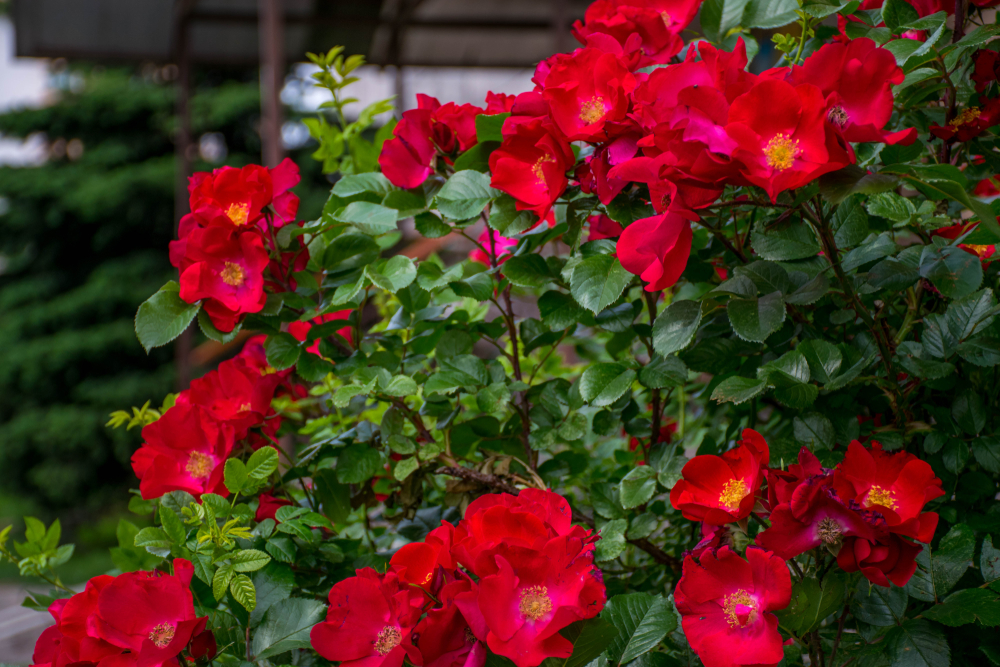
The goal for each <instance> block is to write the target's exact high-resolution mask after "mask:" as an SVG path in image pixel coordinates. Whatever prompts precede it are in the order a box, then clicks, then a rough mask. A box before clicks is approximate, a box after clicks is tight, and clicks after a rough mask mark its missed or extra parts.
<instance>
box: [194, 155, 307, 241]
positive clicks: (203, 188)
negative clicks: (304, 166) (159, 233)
mask: <svg viewBox="0 0 1000 667" xmlns="http://www.w3.org/2000/svg"><path fill="white" fill-rule="evenodd" d="M299 180H300V177H299V168H298V166H297V165H296V164H295V163H294V162H292V161H291V160H290V159H288V158H285V159H284V160H282V162H281V164H279V165H278V166H277V167H274V168H273V169H268V168H267V167H262V166H260V165H256V164H249V165H247V166H245V167H243V168H242V169H237V168H235V167H220V168H218V169H216V170H215V171H213V172H211V173H209V172H199V173H197V174H194V175H193V176H192V177H191V178H190V179H189V184H188V193H189V194H190V203H191V216H193V218H189V220H188V221H187V222H186V223H184V224H182V227H183V228H186V229H189V228H190V225H191V224H192V223H193V224H197V225H199V226H209V225H220V226H222V227H229V228H232V227H236V228H243V227H249V226H250V225H253V224H256V223H257V222H258V221H259V220H260V218H261V215H262V213H263V209H264V207H266V206H268V205H269V204H270V205H271V206H272V207H273V209H274V211H275V214H276V215H275V218H274V220H273V225H274V226H275V227H281V226H282V225H284V224H285V223H288V222H292V221H293V220H295V215H296V214H297V213H298V209H299V198H298V197H296V196H295V195H294V194H292V193H291V192H290V190H291V189H292V188H293V187H295V186H296V185H298V183H299ZM181 235H182V236H184V235H185V234H181Z"/></svg>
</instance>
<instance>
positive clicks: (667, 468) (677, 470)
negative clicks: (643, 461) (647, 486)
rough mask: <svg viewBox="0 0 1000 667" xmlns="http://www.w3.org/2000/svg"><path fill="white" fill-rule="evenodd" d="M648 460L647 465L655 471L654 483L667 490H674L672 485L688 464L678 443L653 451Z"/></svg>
mask: <svg viewBox="0 0 1000 667" xmlns="http://www.w3.org/2000/svg"><path fill="white" fill-rule="evenodd" d="M649 459H650V460H649V465H650V466H652V467H653V468H654V469H655V470H656V481H658V482H659V483H660V486H662V487H663V488H665V489H667V490H670V489H672V488H674V484H676V483H677V481H678V480H679V479H680V478H681V471H682V470H683V469H684V465H685V464H686V463H687V462H688V459H687V458H686V457H685V456H684V448H683V447H682V446H681V444H680V443H674V444H672V445H669V446H668V445H664V446H663V447H658V448H657V449H654V450H653V452H652V453H650V456H649Z"/></svg>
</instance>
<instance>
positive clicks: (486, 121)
mask: <svg viewBox="0 0 1000 667" xmlns="http://www.w3.org/2000/svg"><path fill="white" fill-rule="evenodd" d="M508 118H510V112H507V113H497V114H479V115H478V116H476V140H477V141H480V142H482V141H503V134H502V133H501V130H502V129H503V124H504V121H506V120H507V119H508Z"/></svg>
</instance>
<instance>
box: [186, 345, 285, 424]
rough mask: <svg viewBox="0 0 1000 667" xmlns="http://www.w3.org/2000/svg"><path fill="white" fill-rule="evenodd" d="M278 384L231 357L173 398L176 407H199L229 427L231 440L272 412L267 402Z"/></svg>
mask: <svg viewBox="0 0 1000 667" xmlns="http://www.w3.org/2000/svg"><path fill="white" fill-rule="evenodd" d="M279 382H281V377H280V376H278V375H276V374H270V375H261V374H260V372H259V371H258V370H257V369H256V368H254V367H253V366H252V365H250V363H248V362H247V361H246V360H245V359H243V358H242V357H235V358H233V359H229V360H227V361H223V362H222V363H221V364H219V367H218V369H216V370H214V371H209V372H208V373H206V374H205V375H204V376H202V377H200V378H198V379H197V380H193V381H192V382H191V386H190V387H189V388H188V389H187V390H185V391H182V392H181V393H180V394H179V395H178V396H177V402H176V405H184V404H190V405H200V406H202V407H203V408H205V409H206V410H208V412H209V414H211V415H212V417H214V418H215V419H217V420H218V421H220V422H223V423H226V424H228V425H229V426H231V427H232V428H233V431H234V432H235V438H236V439H237V440H242V439H243V438H245V437H246V436H247V432H248V431H249V430H250V428H251V427H253V426H258V425H260V424H262V423H264V419H265V417H266V416H267V415H268V414H269V413H271V412H273V411H272V410H271V399H273V398H274V392H275V389H277V386H278V383H279Z"/></svg>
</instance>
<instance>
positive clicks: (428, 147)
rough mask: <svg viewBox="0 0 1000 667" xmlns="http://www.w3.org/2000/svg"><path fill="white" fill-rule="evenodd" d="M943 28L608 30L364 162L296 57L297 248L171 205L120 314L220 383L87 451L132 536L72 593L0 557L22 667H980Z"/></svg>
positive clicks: (727, 5)
mask: <svg viewBox="0 0 1000 667" xmlns="http://www.w3.org/2000/svg"><path fill="white" fill-rule="evenodd" d="M985 4H988V3H984V5H985ZM930 5H933V3H916V2H914V3H912V4H910V3H908V2H906V1H904V0H886V1H885V2H884V3H875V2H866V3H864V4H863V5H860V6H859V4H858V3H857V2H845V3H840V2H837V1H833V2H827V1H826V0H824V1H823V2H808V3H806V4H804V5H802V6H799V5H797V4H796V3H794V2H784V0H782V1H781V2H778V3H774V2H762V1H758V0H751V1H750V2H731V1H730V0H711V1H709V2H705V3H703V4H702V5H701V6H700V7H699V6H698V3H692V2H684V1H681V0H599V1H598V2H595V3H594V4H593V5H592V6H591V7H590V8H589V9H588V11H587V13H586V17H585V19H584V20H583V21H581V22H578V23H576V24H575V25H574V28H573V32H574V34H575V35H576V36H577V38H578V39H579V40H580V42H581V44H582V46H581V48H579V49H576V50H575V51H573V52H571V53H566V54H557V55H555V56H553V57H552V58H550V59H548V60H547V61H545V62H543V63H540V64H539V66H538V68H537V70H536V72H535V76H534V82H535V84H536V86H535V89H534V90H532V91H530V92H526V93H523V94H521V95H518V96H516V97H515V96H508V95H504V94H499V93H497V94H494V93H490V95H489V96H488V97H487V99H486V100H484V103H483V106H482V107H479V106H475V105H471V104H463V105H456V104H454V103H451V102H447V103H444V104H442V103H441V102H440V101H438V100H435V99H433V98H430V97H427V96H423V95H421V96H419V98H418V105H417V108H416V109H412V110H409V111H405V112H403V113H402V114H401V119H400V120H399V122H398V123H390V124H388V125H386V126H384V127H383V128H381V129H379V130H378V131H377V132H376V134H375V135H374V141H369V139H368V138H366V137H371V136H372V135H371V134H367V135H363V134H362V132H363V130H365V129H366V128H367V127H368V126H369V125H370V124H371V123H372V119H373V118H374V116H375V115H376V114H378V113H381V112H383V111H385V110H387V109H388V108H389V107H388V105H387V104H386V103H376V104H375V105H373V106H371V107H369V108H367V109H365V110H364V111H363V112H362V113H361V115H360V117H359V118H358V120H356V121H355V122H353V123H350V124H346V123H345V121H344V120H343V118H344V116H343V107H344V105H345V104H347V102H348V100H347V99H346V98H345V97H344V96H343V89H344V88H345V87H346V86H347V85H348V84H349V83H350V82H351V80H352V77H351V72H352V71H353V70H354V69H356V67H357V66H358V65H359V64H360V63H361V59H360V58H358V57H351V58H346V59H345V58H344V57H343V55H342V54H341V52H340V50H339V49H334V50H333V51H331V52H330V53H328V54H325V55H318V56H310V57H311V58H312V60H313V62H314V63H315V64H316V65H317V66H318V69H319V71H318V72H317V74H316V75H315V78H316V79H317V81H318V84H319V85H321V86H323V87H325V88H327V89H328V90H329V91H330V92H331V94H332V98H333V99H332V101H331V102H330V103H329V104H328V106H330V107H332V108H333V110H334V116H335V117H336V119H337V120H336V121H334V122H331V121H330V120H329V119H328V118H327V117H325V116H324V117H321V118H318V119H316V120H315V121H313V122H311V124H310V129H311V131H312V132H313V134H314V136H315V137H316V139H317V140H318V142H319V149H318V150H317V152H316V157H317V159H321V160H323V163H324V167H325V169H326V171H328V172H331V173H333V172H339V173H338V175H337V178H336V181H335V185H334V186H333V189H332V193H331V195H330V198H329V201H328V202H327V204H326V206H325V208H324V209H323V213H322V216H321V217H320V218H318V219H316V220H312V221H297V220H296V213H297V210H298V200H297V199H296V197H295V195H294V194H293V192H292V188H293V187H294V185H295V183H296V182H297V180H298V176H297V168H296V167H295V165H293V164H291V163H290V162H287V161H286V162H283V163H282V164H281V165H279V166H277V167H275V168H273V169H265V168H263V167H258V166H248V167H244V168H242V169H235V168H230V167H224V168H222V169H219V170H217V171H216V172H213V173H212V174H197V175H195V176H194V177H193V178H192V179H191V185H190V193H191V213H190V215H188V216H185V219H184V220H183V221H182V224H181V225H180V238H179V239H178V240H177V241H175V242H174V243H173V244H171V247H170V255H171V259H172V260H173V263H174V264H175V265H176V266H177V268H178V271H179V274H178V278H179V280H178V282H174V283H168V284H167V285H165V286H164V287H163V289H162V290H161V291H160V292H158V293H157V294H155V295H153V296H152V297H151V298H150V299H149V301H147V302H146V303H145V304H143V306H142V307H141V308H140V310H139V312H138V314H137V317H136V332H137V334H138V336H139V340H140V341H141V342H142V344H143V345H144V346H145V347H146V348H147V349H148V348H151V347H154V346H158V345H164V344H166V343H169V342H170V341H171V340H173V339H174V338H175V337H176V336H178V335H179V334H180V333H181V332H182V331H184V330H185V329H186V328H187V327H188V326H191V325H192V322H193V321H194V320H195V319H196V318H197V320H198V325H199V328H200V330H201V332H202V333H203V334H204V335H205V336H206V337H207V338H209V339H212V340H215V341H218V342H220V343H224V344H228V345H230V346H235V348H234V349H235V350H238V351H237V352H236V354H235V356H234V357H233V358H231V359H228V360H226V361H223V362H222V363H221V364H220V365H219V366H218V368H217V369H215V370H212V371H209V372H208V373H207V374H206V375H205V376H203V377H201V378H199V379H198V380H195V381H194V382H192V383H191V386H190V388H188V389H186V390H185V391H182V392H180V393H179V394H177V395H173V396H169V397H167V399H166V400H165V401H164V403H163V405H162V407H161V408H160V409H157V410H152V409H149V406H148V404H147V405H146V406H144V407H143V408H141V409H139V408H136V409H135V410H134V411H133V413H131V414H129V413H127V412H124V411H123V412H121V413H116V414H115V415H113V418H112V422H111V423H112V425H118V426H121V425H128V427H130V428H131V427H134V426H135V427H140V426H141V427H142V437H143V444H142V446H141V447H140V448H139V449H138V450H137V451H136V452H135V453H134V455H133V457H132V464H133V468H134V470H135V472H136V476H137V478H138V480H139V482H138V489H137V490H136V492H135V494H136V495H135V496H134V497H133V498H132V500H131V502H130V508H131V509H132V510H133V511H134V512H135V513H136V514H138V515H142V516H143V517H144V519H145V520H146V522H147V523H148V522H150V521H151V522H152V525H149V526H148V527H144V528H142V529H141V530H140V529H139V528H138V527H136V526H135V525H133V524H132V523H130V522H127V521H123V522H122V524H121V525H120V527H119V539H120V546H119V547H118V548H117V549H115V551H114V553H113V558H114V562H115V565H116V568H117V571H116V572H113V573H110V574H108V575H104V576H101V577H97V578H95V579H93V580H91V581H90V582H89V583H88V584H87V586H86V588H85V589H84V590H83V591H82V592H76V591H72V590H68V589H66V588H65V587H64V586H63V585H62V583H61V581H60V580H59V578H58V575H57V573H56V571H55V568H57V567H58V566H59V565H61V564H62V563H64V562H65V561H66V560H67V559H68V558H69V557H70V555H71V554H72V546H71V545H63V546H60V545H59V541H60V530H59V525H58V523H55V524H53V525H52V526H50V527H48V528H46V527H45V526H44V524H42V523H41V522H39V521H38V520H36V519H32V518H30V517H29V518H27V519H26V528H27V530H26V536H25V541H24V542H13V543H12V544H11V546H8V541H9V538H8V536H9V534H10V528H7V529H6V530H5V531H4V532H3V533H2V534H0V550H2V551H0V553H2V554H3V556H4V557H5V558H8V559H10V560H12V561H15V562H18V563H19V565H20V567H21V570H22V572H23V573H24V574H26V575H31V576H36V577H42V578H44V579H46V580H48V581H49V582H51V583H52V584H53V585H54V587H55V588H54V589H53V591H52V593H51V595H50V596H48V597H46V596H43V595H36V596H34V597H33V598H32V599H30V600H29V601H28V604H29V605H32V606H36V607H37V608H39V609H44V610H47V611H48V612H49V613H50V614H51V615H52V616H53V618H54V619H55V621H56V624H55V625H54V626H53V627H52V628H50V629H49V630H46V632H45V633H44V634H43V635H42V637H41V638H40V639H39V641H38V645H37V647H36V653H35V663H36V664H37V665H53V666H58V667H66V666H68V665H74V666H76V667H80V666H84V665H86V666H92V665H97V666H98V667H118V666H120V665H130V666H131V665H136V666H139V667H145V666H147V665H148V666H152V665H171V666H172V665H178V664H184V665H187V664H191V663H192V662H194V663H197V664H206V663H211V664H217V665H225V666H232V667H237V666H246V665H259V666H261V667H264V666H267V665H293V664H294V665H325V664H332V663H344V664H346V665H349V666H357V667H377V666H380V665H385V666H386V667H398V666H399V665H401V664H403V663H404V662H408V663H409V664H412V665H415V666H417V667H459V666H462V667H483V665H485V664H487V663H489V665H490V667H503V666H504V665H506V666H508V667H509V666H510V665H511V664H513V665H516V667H537V666H538V665H542V664H545V665H547V666H548V667H555V666H556V665H561V666H562V667H582V666H583V665H592V666H593V667H605V666H607V665H624V664H626V663H628V664H634V665H636V667H667V666H669V665H681V664H684V665H691V664H697V663H698V661H700V662H701V663H702V664H704V665H706V666H708V667H715V666H730V665H777V664H778V663H782V664H787V665H796V664H799V665H811V666H815V665H835V666H838V667H839V666H842V665H848V664H856V665H898V666H901V667H902V666H910V665H927V666H931V667H944V666H946V665H949V664H956V665H963V664H987V663H992V664H1000V639H998V638H997V637H998V636H997V634H996V633H995V631H984V630H983V628H993V627H995V626H997V625H1000V550H998V548H997V546H995V542H994V539H995V537H996V536H997V535H998V534H1000V502H998V493H997V492H998V488H997V483H998V478H1000V420H998V417H997V415H998V414H1000V395H998V391H1000V390H998V387H1000V384H998V382H997V366H998V365H1000V319H998V318H997V314H998V313H1000V306H998V304H997V299H996V296H995V294H994V289H995V288H996V283H997V276H998V271H997V268H996V267H997V265H996V264H995V263H994V262H993V261H992V258H993V256H994V253H995V247H994V246H995V244H996V243H1000V225H998V223H997V217H996V213H997V211H998V209H1000V205H997V204H995V203H994V204H992V205H991V204H990V203H988V202H987V201H986V200H987V199H989V198H991V197H996V192H997V182H996V180H995V179H996V178H997V177H996V176H994V174H996V173H997V172H1000V151H998V148H1000V145H998V144H997V141H998V140H997V135H996V134H995V132H996V123H997V121H1000V116H997V114H996V113H994V112H995V110H996V109H995V108H996V107H997V106H998V105H1000V90H998V86H1000V83H998V81H997V78H998V74H997V72H998V68H997V61H998V55H997V45H998V44H1000V42H998V41H994V40H993V37H994V35H996V34H997V33H998V32H1000V30H998V28H997V26H996V25H994V24H989V23H986V22H984V17H987V16H992V15H991V14H988V13H987V12H984V11H982V10H981V8H980V6H979V4H978V3H977V4H976V6H975V7H973V8H969V7H967V6H966V4H965V3H955V6H954V7H945V6H937V5H934V6H930ZM955 8H957V9H958V14H957V15H956V14H955ZM698 11H700V18H701V26H702V29H703V30H704V32H705V35H706V39H704V40H697V41H693V42H690V43H688V44H685V43H684V41H683V40H682V37H681V35H682V33H683V31H684V29H685V28H686V26H687V25H688V24H689V22H690V21H691V20H692V18H693V17H694V15H695V14H696V13H697V12H698ZM834 19H836V20H834ZM791 23H797V26H798V27H797V29H796V30H791V31H787V32H784V33H779V34H776V35H775V37H774V38H773V41H774V44H775V46H776V48H777V49H778V50H779V51H780V52H781V53H782V54H783V56H782V59H781V61H780V62H778V64H777V65H776V66H775V67H772V68H770V69H765V70H763V71H751V70H750V69H748V63H749V61H750V60H751V59H752V57H753V55H754V54H755V53H756V52H757V50H758V45H757V42H756V41H755V40H754V38H753V36H752V35H751V33H750V31H749V29H750V28H776V27H781V26H784V25H788V24H791ZM376 163H377V165H378V167H379V168H380V169H379V170H378V171H376V170H375V165H376ZM409 219H412V220H413V227H414V229H415V231H416V233H417V234H418V235H420V236H422V237H424V238H425V239H437V238H442V237H446V236H450V237H451V238H457V239H459V240H461V239H464V242H465V243H467V244H468V247H471V248H473V249H472V251H471V252H470V253H469V258H468V260H466V261H462V262H459V263H457V264H452V265H447V264H446V263H444V262H442V261H441V260H440V259H439V258H438V257H437V256H436V255H434V254H431V255H430V257H428V258H426V259H422V260H420V261H414V260H413V259H411V258H410V257H409V256H408V255H407V254H404V253H399V252H396V250H397V245H398V243H399V241H400V238H401V232H400V227H399V223H400V221H402V220H409ZM249 332H253V333H254V334H255V335H253V336H252V337H251V336H249V335H248V334H249Z"/></svg>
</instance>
